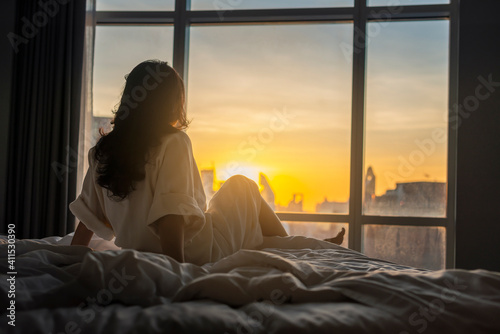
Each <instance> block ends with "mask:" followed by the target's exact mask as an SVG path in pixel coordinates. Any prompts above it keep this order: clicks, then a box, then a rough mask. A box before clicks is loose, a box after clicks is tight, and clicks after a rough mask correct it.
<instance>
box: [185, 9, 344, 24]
mask: <svg viewBox="0 0 500 334" xmlns="http://www.w3.org/2000/svg"><path fill="white" fill-rule="evenodd" d="M187 16H188V20H189V21H190V22H191V23H194V24H196V23H259V22H302V21H350V20H352V19H353V17H354V8H350V7H348V8H345V7H343V8H306V9H304V8H297V9H295V8H294V9H251V10H227V11H215V10H210V11H188V12H187Z"/></svg>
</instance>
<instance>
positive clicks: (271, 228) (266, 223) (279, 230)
mask: <svg viewBox="0 0 500 334" xmlns="http://www.w3.org/2000/svg"><path fill="white" fill-rule="evenodd" d="M261 201H262V203H261V205H260V213H259V223H260V227H261V229H262V235H263V236H265V237H274V236H279V237H286V236H288V233H286V230H285V228H284V227H283V225H282V224H281V221H280V219H279V218H278V216H277V215H276V213H274V211H273V209H271V207H270V206H269V204H267V202H266V201H265V200H264V198H262V197H261ZM344 235H345V228H343V227H342V230H341V231H340V232H339V233H338V234H337V236H335V237H333V238H329V239H325V241H328V242H331V243H334V244H337V245H340V244H341V243H342V242H343V241H344Z"/></svg>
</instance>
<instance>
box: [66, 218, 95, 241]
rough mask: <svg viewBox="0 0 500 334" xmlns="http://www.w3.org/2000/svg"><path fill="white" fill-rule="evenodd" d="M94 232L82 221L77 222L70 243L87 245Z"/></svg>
mask: <svg viewBox="0 0 500 334" xmlns="http://www.w3.org/2000/svg"><path fill="white" fill-rule="evenodd" d="M93 235H94V232H92V231H91V230H89V229H88V228H87V226H85V224H84V223H82V222H79V223H78V226H77V228H76V231H75V235H74V236H73V240H71V245H81V246H87V247H88V246H89V242H90V239H92V236H93Z"/></svg>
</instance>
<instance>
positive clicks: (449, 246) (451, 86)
mask: <svg viewBox="0 0 500 334" xmlns="http://www.w3.org/2000/svg"><path fill="white" fill-rule="evenodd" d="M458 2H459V1H458V0H451V2H450V5H451V10H450V45H449V48H450V51H449V65H448V66H449V82H448V91H449V92H448V95H449V102H448V112H449V114H448V117H449V118H448V119H449V120H450V119H455V118H454V117H456V113H457V110H456V108H453V105H455V104H456V103H457V102H458V34H459V31H458V30H459V24H458V8H459V7H458ZM451 124H452V122H448V166H447V167H448V193H447V208H446V209H447V211H446V218H447V220H448V224H447V226H446V268H455V223H456V215H455V209H456V207H455V206H456V182H457V181H456V167H457V166H456V158H457V128H456V127H455V126H454V125H453V126H452V125H451Z"/></svg>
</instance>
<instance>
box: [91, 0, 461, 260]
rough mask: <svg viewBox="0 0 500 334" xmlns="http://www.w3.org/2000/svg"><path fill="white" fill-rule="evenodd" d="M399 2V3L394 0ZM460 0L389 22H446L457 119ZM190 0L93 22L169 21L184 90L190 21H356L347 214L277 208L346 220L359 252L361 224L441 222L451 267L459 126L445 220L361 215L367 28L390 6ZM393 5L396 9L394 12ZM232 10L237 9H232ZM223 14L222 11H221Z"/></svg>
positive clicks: (451, 131) (361, 0)
mask: <svg viewBox="0 0 500 334" xmlns="http://www.w3.org/2000/svg"><path fill="white" fill-rule="evenodd" d="M395 2H397V1H395ZM458 5H459V3H458V0H450V3H449V4H438V5H409V6H406V5H405V6H397V7H392V8H393V10H392V11H391V16H390V19H389V21H390V22H396V21H408V20H419V21H423V20H436V19H445V20H449V62H448V65H449V73H448V112H449V119H454V117H456V112H457V110H456V108H451V106H454V105H456V104H457V102H458V28H459V25H458V8H459V6H458ZM189 8H190V0H176V1H175V10H174V11H97V12H96V24H97V25H173V27H174V45H173V67H174V68H175V69H176V70H177V71H178V72H179V74H180V75H181V76H182V77H183V79H184V80H185V82H186V88H188V83H187V78H188V75H187V74H188V58H189V28H190V26H191V25H202V24H211V25H230V24H255V23H318V22H329V23H339V22H351V23H353V25H354V33H353V46H354V45H356V47H357V49H356V52H353V59H352V109H351V157H350V195H349V198H350V201H349V213H348V214H324V213H292V212H278V213H277V214H278V216H279V218H280V219H281V220H284V221H297V222H325V223H335V222H337V223H347V224H349V248H351V249H354V250H356V251H362V229H363V225H371V224H375V225H402V226H441V227H444V228H445V229H446V247H445V249H446V268H454V267H455V222H456V150H457V129H456V128H455V127H454V126H452V125H451V123H450V122H448V152H447V153H448V154H447V158H448V159H447V208H446V217H445V218H433V217H405V216H371V215H364V214H363V212H362V209H363V207H362V206H363V203H362V200H363V180H364V170H363V168H364V164H363V160H364V135H365V133H364V131H365V129H364V126H365V89H366V85H365V79H366V43H365V41H364V39H363V37H364V36H365V35H366V27H367V24H368V23H370V22H380V21H382V22H383V21H388V20H387V19H386V17H384V16H381V14H382V13H387V11H388V10H389V9H391V7H387V6H374V7H372V6H367V0H354V6H353V7H332V8H293V9H241V10H230V9H228V10H225V11H223V12H222V13H221V11H218V10H202V11H190V10H189ZM394 8H397V11H396V10H394ZM235 9H236V8H235ZM221 14H222V15H221Z"/></svg>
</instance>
